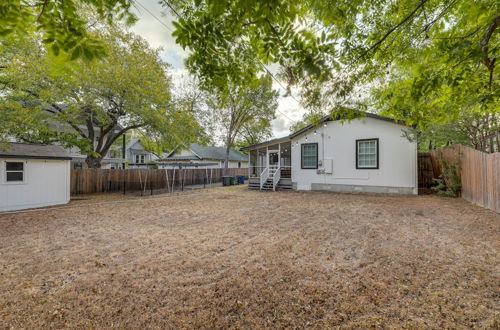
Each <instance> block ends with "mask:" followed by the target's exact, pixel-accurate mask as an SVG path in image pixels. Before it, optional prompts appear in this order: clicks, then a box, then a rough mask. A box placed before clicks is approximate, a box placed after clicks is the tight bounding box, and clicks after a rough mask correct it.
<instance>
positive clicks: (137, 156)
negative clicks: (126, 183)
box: [135, 154, 146, 164]
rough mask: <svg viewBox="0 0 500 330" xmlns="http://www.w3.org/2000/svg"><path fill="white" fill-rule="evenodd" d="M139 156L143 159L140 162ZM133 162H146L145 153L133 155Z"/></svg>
mask: <svg viewBox="0 0 500 330" xmlns="http://www.w3.org/2000/svg"><path fill="white" fill-rule="evenodd" d="M141 158H142V159H144V161H142V162H141ZM137 160H139V161H137ZM135 163H136V164H146V155H144V154H137V155H135Z"/></svg>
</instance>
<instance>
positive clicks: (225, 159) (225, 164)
mask: <svg viewBox="0 0 500 330" xmlns="http://www.w3.org/2000/svg"><path fill="white" fill-rule="evenodd" d="M230 150H231V144H229V143H227V144H226V156H225V157H224V168H228V167H229V151H230Z"/></svg>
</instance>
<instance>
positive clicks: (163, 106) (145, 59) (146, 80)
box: [0, 27, 199, 167]
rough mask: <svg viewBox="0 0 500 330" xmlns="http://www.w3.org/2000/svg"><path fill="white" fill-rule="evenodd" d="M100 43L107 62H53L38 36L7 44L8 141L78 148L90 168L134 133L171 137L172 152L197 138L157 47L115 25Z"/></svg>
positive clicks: (3, 73) (1, 102)
mask: <svg viewBox="0 0 500 330" xmlns="http://www.w3.org/2000/svg"><path fill="white" fill-rule="evenodd" d="M94 38H96V40H100V42H102V44H103V45H105V47H106V49H105V50H106V53H107V56H106V57H105V58H103V59H99V60H95V61H92V62H88V61H84V60H82V59H78V60H74V61H68V60H67V58H65V57H63V56H55V55H54V54H53V52H51V51H50V49H49V50H47V49H46V48H45V47H44V46H43V44H42V43H40V42H39V39H38V38H36V37H33V38H25V39H24V40H19V39H17V38H16V39H15V40H11V42H7V41H5V42H3V43H2V52H1V56H0V62H1V66H2V69H1V70H0V82H1V83H2V85H3V94H2V97H1V98H0V112H1V113H2V119H3V118H4V114H10V117H9V118H10V119H11V120H12V123H13V124H11V125H8V126H9V127H10V130H9V131H8V132H7V134H8V135H10V136H13V137H16V138H17V139H18V140H24V141H30V142H45V143H53V142H59V143H62V144H64V145H66V146H68V147H72V146H76V147H78V148H79V150H80V152H81V153H82V154H86V155H87V164H88V165H89V166H90V167H99V166H100V162H101V160H102V158H103V157H104V156H105V155H106V153H107V152H108V151H109V149H110V147H111V146H112V145H113V143H114V142H115V141H116V140H117V139H118V138H119V137H120V136H121V135H123V134H124V133H126V132H129V131H131V130H138V129H143V130H147V131H148V132H149V134H157V135H158V136H162V137H165V136H166V135H167V134H168V137H169V138H168V139H166V138H164V139H162V141H168V143H170V145H171V146H172V147H173V146H175V145H176V144H179V143H181V142H183V141H184V140H185V139H190V138H191V137H192V136H193V135H196V134H197V133H198V132H199V126H198V125H197V123H196V121H195V119H194V117H193V116H192V114H191V113H190V112H189V111H186V110H185V109H182V108H179V107H176V106H175V103H174V102H173V101H172V98H171V92H170V89H171V85H172V82H171V79H170V76H169V75H168V72H167V71H168V64H167V63H165V62H163V61H162V60H161V59H160V57H159V50H158V49H152V48H151V47H150V46H149V45H148V43H147V42H146V41H145V40H144V39H142V38H140V37H138V36H137V35H134V34H132V33H127V32H124V31H122V30H120V29H118V28H115V27H110V28H108V29H102V30H101V32H100V33H98V34H96V35H95V36H94ZM33 122H36V123H37V124H36V125H31V126H30V127H26V125H19V123H21V124H22V123H33ZM174 133H175V134H174Z"/></svg>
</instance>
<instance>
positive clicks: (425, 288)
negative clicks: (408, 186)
mask: <svg viewBox="0 0 500 330" xmlns="http://www.w3.org/2000/svg"><path fill="white" fill-rule="evenodd" d="M85 202H87V201H78V202H77V203H76V204H75V207H74V208H68V209H60V210H44V211H41V212H34V213H24V214H15V215H0V276H1V277H0V278H1V281H0V319H1V320H2V323H1V324H0V327H5V328H10V327H12V328H33V327H36V328H47V327H50V328H62V327H74V328H109V327H119V328H143V327H146V326H147V327H149V328H158V327H172V328H176V327H184V328H194V327H204V328H220V327H234V328H264V327H279V328H303V327H311V328H325V327H341V328H366V327H384V328H471V327H472V328H474V327H476V328H498V327H499V317H500V314H499V310H500V308H499V297H500V292H499V287H500V275H499V261H500V260H499V259H500V258H499V247H500V246H499V245H500V240H499V238H500V235H499V232H500V216H499V215H497V214H494V213H492V212H489V211H486V210H484V209H481V208H479V207H475V206H472V205H471V204H469V203H467V202H465V201H463V200H461V199H446V198H440V197H436V196H419V197H391V196H369V195H347V194H344V195H343V194H333V193H313V192H311V193H298V192H283V193H261V192H254V191H248V190H241V189H237V190H226V189H220V190H216V191H214V192H211V193H204V194H196V195H192V196H179V197H174V198H165V199H145V200H142V201H135V202H130V203H116V204H104V205H86V204H85Z"/></svg>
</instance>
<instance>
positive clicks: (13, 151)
mask: <svg viewBox="0 0 500 330" xmlns="http://www.w3.org/2000/svg"><path fill="white" fill-rule="evenodd" d="M0 158H29V159H58V160H71V157H70V154H69V152H68V151H67V150H66V149H64V148H63V147H61V146H55V145H45V144H31V143H9V145H8V146H7V150H2V149H0Z"/></svg>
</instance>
